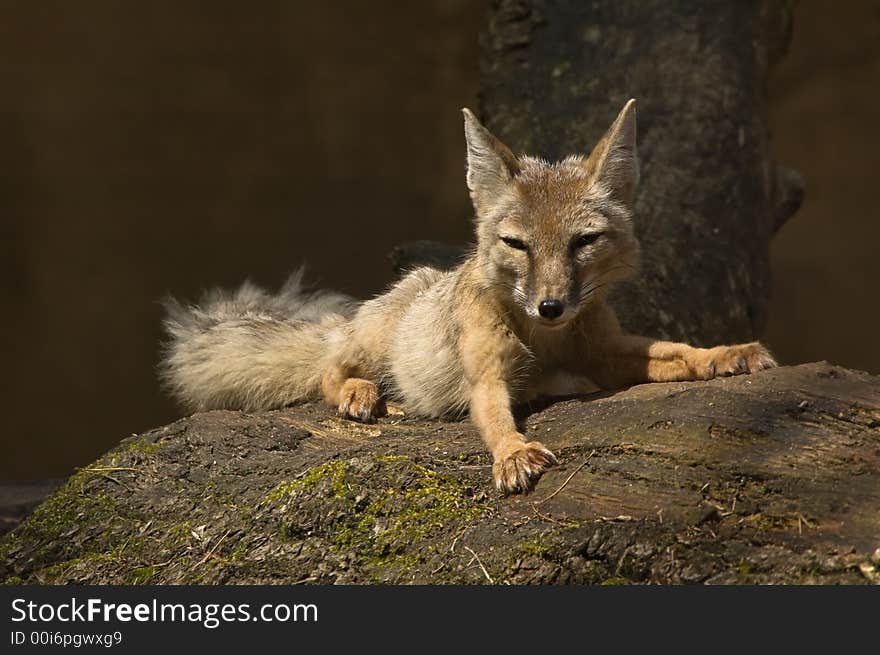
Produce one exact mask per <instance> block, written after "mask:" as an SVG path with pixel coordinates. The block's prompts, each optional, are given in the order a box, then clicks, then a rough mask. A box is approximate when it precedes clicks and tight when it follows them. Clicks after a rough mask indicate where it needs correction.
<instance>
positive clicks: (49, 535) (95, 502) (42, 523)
mask: <svg viewBox="0 0 880 655" xmlns="http://www.w3.org/2000/svg"><path fill="white" fill-rule="evenodd" d="M98 475H99V474H98V473H95V472H94V471H89V470H88V469H84V470H82V471H80V472H78V473H76V474H75V475H73V476H72V477H71V478H70V479H69V480H68V481H67V483H66V484H65V485H64V486H62V487H61V488H60V489H58V490H57V491H56V492H55V493H53V494H52V495H51V496H49V498H47V499H46V500H45V501H44V502H43V503H42V504H41V505H39V506H38V507H37V508H36V509H35V510H34V512H33V514H31V515H30V517H28V519H27V520H26V521H25V522H24V523H23V524H22V525H20V526H19V527H18V528H17V529H16V530H15V534H16V535H17V537H18V538H19V539H22V540H25V541H31V540H34V539H36V540H39V542H41V543H42V542H47V541H52V540H55V539H58V538H59V537H61V536H62V535H63V534H65V533H67V532H68V531H70V530H71V529H73V528H75V527H77V522H78V519H79V517H80V516H81V515H86V514H87V513H89V512H94V511H95V509H97V510H98V511H101V512H105V513H106V512H109V511H112V507H113V501H112V499H111V498H109V497H108V496H105V495H103V494H100V495H95V496H91V495H89V494H87V493H85V491H84V488H85V485H86V483H87V482H89V481H91V480H93V479H94V478H95V477H97V476H98Z"/></svg>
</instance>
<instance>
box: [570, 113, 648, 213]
mask: <svg viewBox="0 0 880 655" xmlns="http://www.w3.org/2000/svg"><path fill="white" fill-rule="evenodd" d="M583 165H584V167H585V168H586V169H587V170H588V171H590V174H591V175H592V177H593V182H594V183H599V184H601V185H602V186H603V187H605V189H606V190H608V192H609V193H610V194H611V195H612V197H614V198H617V199H618V200H621V201H623V202H625V203H626V204H628V205H632V204H633V202H634V201H635V195H636V187H637V186H638V183H639V160H638V156H637V154H636V101H635V100H634V99H632V100H629V101H628V102H627V103H626V105H624V107H623V109H621V110H620V113H619V114H618V115H617V118H616V119H615V120H614V123H613V124H612V125H611V127H610V128H609V129H608V131H607V132H606V133H605V136H603V137H602V139H601V141H599V143H598V144H597V145H596V147H595V148H593V152H591V153H590V156H589V157H587V159H586V161H584V163H583Z"/></svg>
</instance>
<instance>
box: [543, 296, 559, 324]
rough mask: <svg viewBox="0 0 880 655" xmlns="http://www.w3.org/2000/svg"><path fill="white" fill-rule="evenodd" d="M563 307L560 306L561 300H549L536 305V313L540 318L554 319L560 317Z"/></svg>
mask: <svg viewBox="0 0 880 655" xmlns="http://www.w3.org/2000/svg"><path fill="white" fill-rule="evenodd" d="M564 309H565V307H564V306H563V304H562V301H561V300H557V299H556V298H550V299H548V300H542V301H541V302H540V304H539V305H538V313H539V314H540V315H541V318H547V319H551V320H552V319H554V318H559V317H560V316H562V312H563V310H564Z"/></svg>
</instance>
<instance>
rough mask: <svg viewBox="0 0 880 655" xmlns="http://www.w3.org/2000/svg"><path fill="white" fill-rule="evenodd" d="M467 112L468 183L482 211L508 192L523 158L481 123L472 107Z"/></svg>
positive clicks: (474, 199)
mask: <svg viewBox="0 0 880 655" xmlns="http://www.w3.org/2000/svg"><path fill="white" fill-rule="evenodd" d="M461 111H462V113H463V114H464V136H465V140H466V141H467V185H468V189H469V190H470V192H471V199H472V200H473V201H474V208H475V209H476V210H477V213H478V214H479V213H480V212H481V211H484V210H487V209H488V208H489V207H491V205H492V203H493V202H494V201H495V199H496V198H498V196H499V195H501V194H502V193H504V191H505V189H506V188H507V186H508V185H509V184H510V182H512V181H513V178H514V177H515V176H516V174H517V173H518V172H519V160H518V159H517V158H516V156H515V155H514V154H513V153H512V152H511V151H510V148H508V147H507V146H506V145H504V144H503V143H502V142H501V141H500V140H498V139H497V138H496V137H495V135H494V134H492V133H491V132H490V131H489V130H487V129H486V128H485V127H483V126H482V124H480V121H478V120H477V117H476V116H474V114H473V113H472V112H471V110H470V109H467V108H464V109H462V110H461Z"/></svg>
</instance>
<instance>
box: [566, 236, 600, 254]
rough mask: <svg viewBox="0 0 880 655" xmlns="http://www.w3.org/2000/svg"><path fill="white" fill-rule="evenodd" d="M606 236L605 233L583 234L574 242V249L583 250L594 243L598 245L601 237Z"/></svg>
mask: <svg viewBox="0 0 880 655" xmlns="http://www.w3.org/2000/svg"><path fill="white" fill-rule="evenodd" d="M602 234H604V233H603V232H593V233H592V234H582V235H580V236H579V237H576V238H575V240H574V241H573V242H572V244H571V245H572V247H573V248H574V249H575V250H578V249H580V248H583V247H584V246H589V245H590V244H592V243H596V241H597V240H598V239H599V237H600V236H602Z"/></svg>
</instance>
